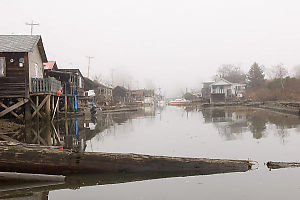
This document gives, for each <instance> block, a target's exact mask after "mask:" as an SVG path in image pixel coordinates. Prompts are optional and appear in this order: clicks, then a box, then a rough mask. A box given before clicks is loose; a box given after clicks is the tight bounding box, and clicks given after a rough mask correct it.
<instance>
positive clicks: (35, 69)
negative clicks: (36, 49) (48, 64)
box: [34, 63, 39, 78]
mask: <svg viewBox="0 0 300 200" xmlns="http://www.w3.org/2000/svg"><path fill="white" fill-rule="evenodd" d="M34 71H35V78H38V72H39V65H38V64H36V63H35V64H34Z"/></svg>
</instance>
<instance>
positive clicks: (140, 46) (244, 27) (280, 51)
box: [0, 0, 300, 95]
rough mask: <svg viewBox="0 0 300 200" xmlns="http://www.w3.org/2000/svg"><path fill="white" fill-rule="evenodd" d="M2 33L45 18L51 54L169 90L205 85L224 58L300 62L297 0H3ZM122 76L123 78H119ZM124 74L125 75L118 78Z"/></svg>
mask: <svg viewBox="0 0 300 200" xmlns="http://www.w3.org/2000/svg"><path fill="white" fill-rule="evenodd" d="M0 2H1V12H0V18H1V29H0V30H1V32H0V34H29V33H30V29H29V27H28V26H26V25H25V23H26V22H31V20H34V21H35V22H38V23H40V26H38V27H35V28H34V34H40V35H42V39H43V42H44V46H45V50H46V54H47V57H48V60H56V61H57V63H58V66H59V67H60V68H68V67H74V68H79V69H80V70H81V71H82V72H83V74H84V75H87V65H88V60H87V58H86V56H94V57H95V58H94V59H92V62H91V67H92V69H91V72H92V73H91V74H92V77H94V76H95V75H98V76H99V75H100V74H101V77H102V79H104V80H107V81H109V82H111V80H112V72H113V77H114V79H115V82H116V81H117V80H118V81H119V82H120V83H119V84H124V86H128V85H130V86H131V88H135V87H137V86H139V87H153V86H154V87H156V88H158V87H161V88H163V91H168V94H169V95H177V94H180V93H181V92H183V91H184V90H185V88H188V89H192V88H196V89H199V88H201V82H202V81H208V80H210V79H211V78H212V76H213V75H214V74H215V73H216V71H217V68H218V67H219V66H220V65H221V64H236V65H239V66H240V67H241V68H242V69H243V70H244V71H248V69H249V67H250V66H251V64H252V63H253V62H255V61H256V62H258V63H259V64H263V65H265V66H266V67H270V66H272V65H275V64H278V63H283V64H284V65H285V66H287V68H288V69H289V72H290V73H292V70H293V68H294V67H295V66H296V65H299V64H300V60H299V59H300V56H299V52H300V20H299V19H300V12H299V7H300V2H299V1H297V0H295V1H292V0H285V1H276V0H226V1H224V0H207V1H201V0H180V1H179V0H105V1H104V0H85V1H75V0H73V1H67V0H64V1H62V0H51V1H50V0H49V1H46V0H44V1H38V0H26V1H24V0H0ZM120 77H122V78H120ZM119 79H122V80H119Z"/></svg>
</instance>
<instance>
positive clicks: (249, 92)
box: [217, 62, 300, 101]
mask: <svg viewBox="0 0 300 200" xmlns="http://www.w3.org/2000/svg"><path fill="white" fill-rule="evenodd" d="M266 74H267V76H268V78H266ZM217 77H221V78H224V79H226V80H228V81H230V82H232V83H246V84H247V89H246V94H245V97H246V98H248V99H252V100H258V101H276V100H300V79H299V77H300V67H298V70H297V72H296V75H295V76H293V77H291V76H289V74H288V70H287V68H286V67H285V66H284V65H283V64H277V65H274V66H272V67H271V68H269V69H267V68H265V67H264V66H263V65H259V64H258V63H256V62H254V63H253V64H252V65H251V67H250V69H249V71H248V72H247V73H245V72H243V71H242V70H241V69H240V67H238V66H235V65H222V66H221V67H220V68H219V69H218V71H217Z"/></svg>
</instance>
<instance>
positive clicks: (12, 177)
mask: <svg viewBox="0 0 300 200" xmlns="http://www.w3.org/2000/svg"><path fill="white" fill-rule="evenodd" d="M64 180H65V176H61V175H47V174H30V173H16V172H0V181H44V182H48V181H49V182H63V181H64Z"/></svg>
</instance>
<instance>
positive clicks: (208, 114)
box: [202, 109, 248, 140]
mask: <svg viewBox="0 0 300 200" xmlns="http://www.w3.org/2000/svg"><path fill="white" fill-rule="evenodd" d="M202 113H203V117H204V119H205V122H206V123H213V124H214V125H215V127H216V128H217V129H218V132H219V134H221V135H222V136H224V137H225V138H226V140H232V139H235V138H236V136H237V135H238V134H241V133H243V132H245V131H247V130H248V124H247V116H246V113H243V112H232V111H226V110H223V109H205V110H203V111H202Z"/></svg>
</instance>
